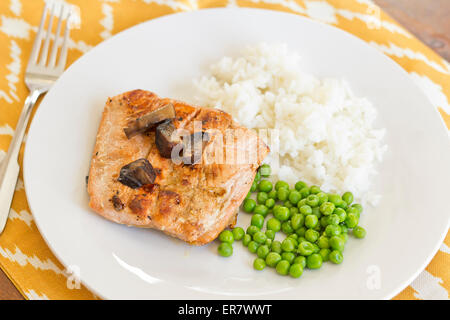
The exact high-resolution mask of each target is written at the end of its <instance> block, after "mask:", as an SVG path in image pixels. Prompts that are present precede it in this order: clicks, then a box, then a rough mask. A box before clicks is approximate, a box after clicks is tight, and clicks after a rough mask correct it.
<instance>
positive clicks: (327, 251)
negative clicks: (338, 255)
mask: <svg viewBox="0 0 450 320" xmlns="http://www.w3.org/2000/svg"><path fill="white" fill-rule="evenodd" d="M330 252H331V250H330V249H327V248H323V249H320V251H319V254H320V255H321V256H322V260H323V262H327V261H328V260H330Z"/></svg>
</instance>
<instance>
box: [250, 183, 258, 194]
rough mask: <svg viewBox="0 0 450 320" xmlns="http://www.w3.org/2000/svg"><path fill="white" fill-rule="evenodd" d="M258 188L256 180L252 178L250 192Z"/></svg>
mask: <svg viewBox="0 0 450 320" xmlns="http://www.w3.org/2000/svg"><path fill="white" fill-rule="evenodd" d="M256 189H258V182H257V181H256V180H253V183H252V186H251V187H250V192H255V191H256Z"/></svg>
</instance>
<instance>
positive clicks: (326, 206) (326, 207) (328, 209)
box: [320, 202, 335, 216]
mask: <svg viewBox="0 0 450 320" xmlns="http://www.w3.org/2000/svg"><path fill="white" fill-rule="evenodd" d="M334 209H335V206H334V204H333V203H331V202H324V203H322V205H321V206H320V212H322V214H323V215H325V216H329V215H330V214H332V213H333V211H334Z"/></svg>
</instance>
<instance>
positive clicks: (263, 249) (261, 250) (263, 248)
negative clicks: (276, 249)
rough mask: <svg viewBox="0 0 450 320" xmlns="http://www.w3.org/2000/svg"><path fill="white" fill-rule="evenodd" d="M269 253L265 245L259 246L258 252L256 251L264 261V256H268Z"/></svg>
mask: <svg viewBox="0 0 450 320" xmlns="http://www.w3.org/2000/svg"><path fill="white" fill-rule="evenodd" d="M269 252H270V250H269V247H268V246H266V245H262V246H259V247H258V250H256V254H257V255H258V257H260V258H261V259H265V258H266V256H267V255H268V254H269Z"/></svg>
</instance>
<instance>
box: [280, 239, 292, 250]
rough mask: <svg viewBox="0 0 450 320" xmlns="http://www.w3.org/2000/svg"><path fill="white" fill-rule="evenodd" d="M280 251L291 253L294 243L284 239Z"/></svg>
mask: <svg viewBox="0 0 450 320" xmlns="http://www.w3.org/2000/svg"><path fill="white" fill-rule="evenodd" d="M281 249H282V250H283V251H284V252H292V251H294V249H295V246H294V242H292V241H291V239H288V238H287V239H284V240H283V242H282V243H281Z"/></svg>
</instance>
